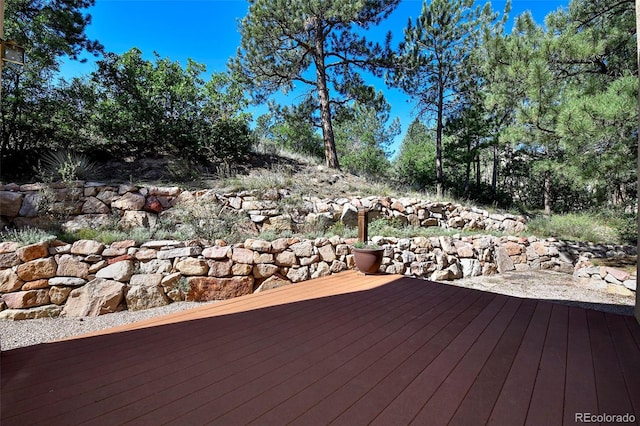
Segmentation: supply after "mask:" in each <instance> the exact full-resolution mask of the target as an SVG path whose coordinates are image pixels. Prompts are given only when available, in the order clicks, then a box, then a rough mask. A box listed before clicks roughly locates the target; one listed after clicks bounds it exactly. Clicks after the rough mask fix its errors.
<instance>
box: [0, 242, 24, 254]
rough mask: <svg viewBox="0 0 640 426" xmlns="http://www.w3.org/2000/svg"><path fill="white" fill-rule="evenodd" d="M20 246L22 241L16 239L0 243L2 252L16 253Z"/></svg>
mask: <svg viewBox="0 0 640 426" xmlns="http://www.w3.org/2000/svg"><path fill="white" fill-rule="evenodd" d="M19 248H20V243H18V242H15V241H3V242H1V243H0V254H5V253H14V252H15V251H16V250H18V249H19Z"/></svg>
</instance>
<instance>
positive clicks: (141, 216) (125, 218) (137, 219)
mask: <svg viewBox="0 0 640 426" xmlns="http://www.w3.org/2000/svg"><path fill="white" fill-rule="evenodd" d="M157 223H158V216H157V215H156V214H155V213H149V212H144V211H137V210H126V211H125V212H124V214H123V215H122V218H121V219H120V222H118V226H120V228H124V229H131V228H155V226H156V225H157Z"/></svg>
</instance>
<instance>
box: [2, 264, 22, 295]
mask: <svg viewBox="0 0 640 426" xmlns="http://www.w3.org/2000/svg"><path fill="white" fill-rule="evenodd" d="M22 284H24V281H22V280H21V279H20V278H18V274H16V273H15V272H14V271H13V270H11V269H5V270H3V271H0V293H11V292H12V291H18V290H20V289H21V288H22Z"/></svg>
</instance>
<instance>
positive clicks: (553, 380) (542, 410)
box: [526, 305, 569, 426]
mask: <svg viewBox="0 0 640 426" xmlns="http://www.w3.org/2000/svg"><path fill="white" fill-rule="evenodd" d="M568 317H569V313H568V308H567V307H566V306H561V305H553V308H552V310H551V317H550V319H549V328H548V330H547V336H546V339H545V342H544V346H543V348H542V355H541V357H540V366H539V368H538V373H537V375H536V382H535V385H534V387H533V393H532V395H531V403H530V404H529V412H528V414H527V421H526V424H528V425H532V426H536V425H556V424H561V423H562V420H563V414H564V393H565V392H564V389H565V374H566V368H567V327H568Z"/></svg>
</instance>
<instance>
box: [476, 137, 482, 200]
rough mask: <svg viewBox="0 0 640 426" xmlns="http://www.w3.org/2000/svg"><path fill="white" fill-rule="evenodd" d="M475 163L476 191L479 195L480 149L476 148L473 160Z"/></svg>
mask: <svg viewBox="0 0 640 426" xmlns="http://www.w3.org/2000/svg"><path fill="white" fill-rule="evenodd" d="M475 162H476V188H477V190H478V194H480V190H481V188H480V177H481V173H480V147H479V146H477V147H476V158H475Z"/></svg>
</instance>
